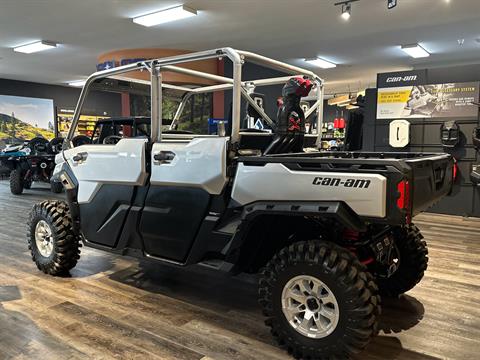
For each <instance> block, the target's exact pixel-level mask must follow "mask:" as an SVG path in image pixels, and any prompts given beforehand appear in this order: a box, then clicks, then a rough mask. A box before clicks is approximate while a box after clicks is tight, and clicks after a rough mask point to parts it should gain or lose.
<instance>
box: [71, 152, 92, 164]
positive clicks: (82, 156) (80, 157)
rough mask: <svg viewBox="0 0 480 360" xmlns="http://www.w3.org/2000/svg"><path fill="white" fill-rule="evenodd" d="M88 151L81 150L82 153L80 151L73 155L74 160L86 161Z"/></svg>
mask: <svg viewBox="0 0 480 360" xmlns="http://www.w3.org/2000/svg"><path fill="white" fill-rule="evenodd" d="M87 155H88V154H87V153H86V152H81V153H78V154H77V155H74V156H73V157H72V160H73V161H75V162H79V161H85V160H87Z"/></svg>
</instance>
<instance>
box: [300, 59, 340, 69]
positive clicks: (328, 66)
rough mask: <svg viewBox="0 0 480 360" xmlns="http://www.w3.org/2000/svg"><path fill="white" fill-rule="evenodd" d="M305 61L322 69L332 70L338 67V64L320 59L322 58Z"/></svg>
mask: <svg viewBox="0 0 480 360" xmlns="http://www.w3.org/2000/svg"><path fill="white" fill-rule="evenodd" d="M305 61H306V62H307V63H309V64H311V65H314V66H317V67H319V68H322V69H331V68H334V67H336V66H337V64H335V63H333V62H331V61H328V60H324V59H320V58H314V59H305Z"/></svg>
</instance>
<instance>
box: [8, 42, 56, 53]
mask: <svg viewBox="0 0 480 360" xmlns="http://www.w3.org/2000/svg"><path fill="white" fill-rule="evenodd" d="M56 47H57V44H55V43H52V42H49V41H43V40H42V41H36V42H34V43H31V44H26V45H21V46H17V47H14V48H13V51H16V52H21V53H24V54H31V53H35V52H39V51H44V50H48V49H53V48H56Z"/></svg>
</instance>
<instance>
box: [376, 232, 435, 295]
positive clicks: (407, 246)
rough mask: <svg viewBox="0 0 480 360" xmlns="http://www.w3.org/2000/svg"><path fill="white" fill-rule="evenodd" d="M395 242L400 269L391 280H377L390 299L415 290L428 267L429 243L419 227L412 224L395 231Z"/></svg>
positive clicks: (379, 278)
mask: <svg viewBox="0 0 480 360" xmlns="http://www.w3.org/2000/svg"><path fill="white" fill-rule="evenodd" d="M394 240H395V245H396V247H397V249H398V252H399V266H398V269H397V270H396V271H395V272H394V273H393V274H392V275H391V276H390V277H389V278H381V277H378V278H377V284H378V287H379V289H380V293H381V294H382V295H384V296H390V297H396V296H398V295H400V294H403V293H405V292H407V291H408V290H411V289H413V287H415V285H417V284H418V283H419V282H420V280H422V278H423V275H424V274H425V270H427V266H428V249H427V243H426V241H425V240H423V235H422V234H421V233H420V230H419V229H418V227H416V226H415V225H413V224H411V225H407V226H404V227H399V228H397V229H395V231H394Z"/></svg>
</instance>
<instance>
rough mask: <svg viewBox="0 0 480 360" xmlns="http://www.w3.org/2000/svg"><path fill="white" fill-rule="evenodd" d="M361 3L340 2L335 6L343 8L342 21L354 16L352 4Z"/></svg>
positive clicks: (348, 0) (353, 0)
mask: <svg viewBox="0 0 480 360" xmlns="http://www.w3.org/2000/svg"><path fill="white" fill-rule="evenodd" d="M355 1H360V0H347V1H340V2H337V3H335V4H334V5H335V6H340V5H341V6H342V14H341V15H340V16H341V17H342V19H344V20H348V19H350V16H351V15H352V4H351V3H352V2H355Z"/></svg>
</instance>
